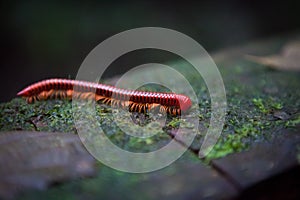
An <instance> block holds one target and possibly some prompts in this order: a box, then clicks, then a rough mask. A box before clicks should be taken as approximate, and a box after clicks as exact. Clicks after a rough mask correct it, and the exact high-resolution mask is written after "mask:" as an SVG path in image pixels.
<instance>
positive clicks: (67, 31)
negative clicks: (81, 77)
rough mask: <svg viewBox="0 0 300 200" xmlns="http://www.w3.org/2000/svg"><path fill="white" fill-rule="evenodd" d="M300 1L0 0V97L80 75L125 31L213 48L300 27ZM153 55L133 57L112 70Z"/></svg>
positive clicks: (120, 71) (119, 71)
mask: <svg viewBox="0 0 300 200" xmlns="http://www.w3.org/2000/svg"><path fill="white" fill-rule="evenodd" d="M299 10H300V5H299V3H297V1H282V2H274V1H270V2H264V1H234V0H227V1H212V0H206V1H195V2H194V1H182V2H181V1H128V2H123V1H114V2H113V3H112V1H97V2H96V1H82V2H79V1H50V0H46V1H38V0H31V1H26V2H25V1H19V2H18V1H9V2H7V3H4V2H2V3H1V10H0V13H1V14H0V16H1V20H2V23H1V33H0V36H1V77H0V78H1V79H0V80H1V82H0V90H1V93H0V94H1V95H0V102H4V101H9V100H10V99H11V98H13V97H15V95H16V93H17V92H18V91H19V90H21V89H22V88H24V87H25V86H27V85H28V84H30V83H32V82H35V81H39V80H42V79H45V78H51V77H52V78H53V77H63V78H75V76H76V73H77V70H78V68H79V67H80V64H81V62H82V61H83V59H84V58H85V57H86V56H87V54H88V53H89V52H90V51H91V50H92V49H93V48H94V47H95V46H96V45H98V44H99V43H100V42H102V41H103V40H105V39H106V38H108V37H110V36H112V35H114V34H117V33H119V32H121V31H125V30H127V29H132V28H137V27H145V26H156V27H165V28H170V29H174V30H177V31H180V32H182V33H184V34H186V35H188V36H190V37H192V38H194V39H195V40H196V41H198V42H199V43H200V44H201V45H202V46H203V47H204V48H205V49H206V50H207V51H208V52H209V53H211V52H213V51H216V50H219V49H222V48H226V47H229V46H234V45H242V44H246V43H247V42H251V41H252V40H255V39H263V38H268V37H272V36H278V35H279V36H280V35H282V34H285V33H290V32H294V31H297V30H299V28H300V17H299V15H300V14H299V13H300V12H299ZM148 61H151V56H150V58H149V57H145V55H144V54H143V55H135V56H134V55H131V56H129V58H127V59H124V60H123V61H122V62H119V63H121V64H122V65H119V68H113V70H110V72H109V73H107V76H112V75H114V74H118V73H122V72H123V71H126V70H124V69H127V68H129V67H130V66H131V67H132V66H134V64H137V63H144V62H145V63H146V62H148Z"/></svg>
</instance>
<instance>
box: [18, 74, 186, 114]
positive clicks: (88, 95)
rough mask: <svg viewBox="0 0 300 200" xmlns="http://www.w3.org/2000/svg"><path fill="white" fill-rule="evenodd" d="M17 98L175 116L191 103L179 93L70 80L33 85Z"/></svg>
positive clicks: (54, 80) (31, 101) (47, 81)
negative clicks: (82, 102) (70, 101)
mask: <svg viewBox="0 0 300 200" xmlns="http://www.w3.org/2000/svg"><path fill="white" fill-rule="evenodd" d="M17 95H18V96H22V97H25V98H26V99H27V102H28V103H33V102H34V101H37V100H47V99H56V98H58V99H72V98H78V99H94V100H95V101H97V102H100V103H105V104H107V105H111V106H113V107H121V108H124V109H128V110H129V111H130V112H143V113H146V112H149V111H151V110H158V111H159V112H161V113H167V114H170V115H173V116H177V115H180V114H181V112H185V111H187V110H188V109H189V108H190V107H191V105H192V102H191V100H190V98H189V97H188V96H185V95H182V94H176V93H163V92H145V91H139V90H127V89H121V88H116V87H114V86H110V85H105V84H100V83H93V82H88V81H78V80H69V79H48V80H43V81H40V82H37V83H34V84H32V85H30V86H28V87H26V88H25V89H23V90H22V91H20V92H19V93H18V94H17Z"/></svg>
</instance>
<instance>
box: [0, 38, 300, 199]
mask: <svg viewBox="0 0 300 200" xmlns="http://www.w3.org/2000/svg"><path fill="white" fill-rule="evenodd" d="M288 40H289V38H285V39H282V38H272V39H270V40H267V41H265V40H263V41H258V42H255V43H250V44H249V45H245V46H242V47H237V48H234V49H228V50H224V51H221V52H218V53H216V54H214V56H213V58H214V60H215V62H216V64H217V66H218V69H219V70H220V73H221V75H222V78H223V81H224V86H225V90H226V97H227V110H226V118H225V124H224V127H223V130H222V133H221V135H220V137H219V138H218V140H217V143H216V145H215V146H214V147H213V149H212V150H211V151H210V152H209V154H208V155H206V156H205V157H201V158H199V155H198V153H199V149H200V148H201V144H202V143H203V141H204V138H205V133H206V131H207V129H208V128H209V122H210V117H211V104H210V103H211V102H210V96H209V93H208V89H207V87H206V85H205V82H204V81H203V80H202V78H201V76H199V74H198V75H197V74H196V73H195V71H193V70H191V66H189V64H188V63H186V62H185V61H182V60H180V61H174V62H171V63H168V64H169V65H170V66H173V67H174V69H177V70H178V71H180V73H181V74H183V75H184V76H185V77H186V79H187V80H188V81H189V83H190V84H191V85H192V88H193V90H194V92H195V94H196V97H197V99H198V103H197V104H195V103H194V105H193V107H192V108H193V109H192V111H191V112H190V113H187V114H186V115H183V116H182V117H181V118H178V117H170V116H164V115H160V114H152V113H150V114H149V115H144V114H138V113H129V112H127V111H124V110H118V109H115V108H110V107H108V106H106V105H101V104H100V105H98V104H96V105H94V104H93V103H92V102H85V103H84V102H79V104H80V105H79V106H81V107H80V108H82V107H86V105H89V106H87V107H88V108H87V109H84V111H80V112H79V111H78V110H80V109H79V108H78V107H74V105H73V104H72V102H71V101H68V100H48V101H40V102H35V103H33V104H27V103H26V101H25V100H24V99H21V98H15V99H12V100H11V101H10V102H7V103H1V104H0V131H1V132H2V133H5V134H9V133H10V131H20V134H21V133H22V131H26V132H27V131H38V132H49V134H51V133H52V132H59V133H61V134H70V133H71V134H75V135H78V134H79V135H82V134H85V133H87V134H94V135H93V136H95V135H96V134H97V132H98V131H101V130H102V131H103V132H104V133H105V135H106V136H107V137H108V138H109V139H110V140H111V141H112V143H113V144H115V145H116V146H118V147H120V148H121V149H124V150H126V151H131V152H141V153H147V152H151V151H154V150H157V149H160V148H162V147H164V146H165V145H168V144H169V143H170V142H171V141H172V138H174V136H175V135H176V133H177V131H178V129H179V128H181V127H182V128H183V130H182V134H190V133H193V134H195V138H194V140H193V142H192V144H190V145H189V144H186V143H185V142H184V141H180V140H178V141H176V142H178V143H179V144H180V145H181V146H183V147H186V148H187V151H186V152H185V153H184V154H183V155H182V156H181V157H180V158H179V159H178V160H176V161H174V162H173V163H172V164H170V165H168V166H167V167H165V168H163V169H160V170H157V171H153V172H150V173H126V172H121V171H118V170H115V169H112V168H110V167H108V166H106V165H104V164H102V163H101V162H100V161H96V164H95V168H96V173H95V174H93V175H92V176H91V177H77V178H74V179H71V180H60V181H57V183H56V182H55V183H54V184H53V183H51V184H50V185H49V186H47V187H46V188H43V189H29V190H26V189H25V190H22V195H17V196H16V198H18V199H42V198H46V199H56V198H57V197H59V199H86V198H88V199H99V198H103V199H154V198H164V199H171V198H172V199H194V198H195V199H202V198H203V199H216V198H217V199H219V198H223V199H232V198H244V197H253V198H254V197H272V198H274V199H276V198H279V197H287V196H281V195H283V193H285V194H287V193H286V192H287V191H288V192H289V193H288V194H289V195H290V196H288V197H290V198H293V197H297V195H299V193H297V192H295V191H297V188H296V189H295V188H293V187H292V186H290V187H289V186H287V185H285V186H284V187H283V185H282V184H285V183H284V182H288V183H291V185H293V184H294V185H295V184H296V185H297V184H298V185H299V180H300V179H299V178H298V180H296V179H295V177H299V162H300V161H299V160H300V136H299V134H300V129H299V127H300V126H299V125H300V88H299V86H300V76H299V75H300V72H299V71H298V72H295V71H286V70H275V69H271V68H269V67H268V66H266V65H265V64H261V63H255V62H252V61H249V60H247V59H246V58H245V56H244V55H245V54H254V55H255V54H256V55H268V54H275V53H277V52H280V50H281V49H282V47H283V46H284V44H285V43H286V42H287V41H288ZM143 73H144V74H146V75H147V77H151V76H153V77H158V76H157V74H156V73H155V70H152V69H150V68H149V69H145V70H144V71H143ZM139 77H140V78H141V79H143V76H142V75H141V76H139ZM161 78H162V79H164V77H161ZM116 79H117V78H116ZM104 81H105V82H106V83H110V84H112V83H114V82H115V79H111V80H104ZM127 81H130V80H127ZM167 81H169V84H173V85H175V87H177V86H176V84H177V83H176V82H174V80H172V79H168V80H167ZM140 89H142V90H148V91H165V88H164V87H160V86H158V85H145V86H143V87H142V88H140ZM177 89H178V91H179V92H182V93H186V94H187V95H189V90H186V89H185V88H182V86H180V85H178V87H177ZM193 100H195V99H193ZM195 109H198V112H194V111H193V110H195ZM191 118H193V119H194V118H196V119H197V126H198V127H197V126H195V124H193V123H192V122H190V119H191ZM74 119H76V123H75V120H74ZM99 127H101V130H99ZM126 133H130V135H129V134H126ZM139 136H143V137H139ZM95 142H96V143H97V142H99V141H97V140H95ZM97 144H98V143H97ZM50 145H51V144H50ZM99 145H101V141H100V142H99ZM28 146H30V144H28ZM15 148H18V147H15ZM45 159H47V158H45ZM112 159H113V158H112ZM283 161H284V162H283ZM145 163H147V162H146V161H145ZM32 170H34V169H32ZM293 177H294V178H293ZM30 181H35V179H32V180H31V179H30ZM297 181H298V182H297ZM271 191H273V192H271ZM274 191H275V193H274ZM271 193H272V194H271Z"/></svg>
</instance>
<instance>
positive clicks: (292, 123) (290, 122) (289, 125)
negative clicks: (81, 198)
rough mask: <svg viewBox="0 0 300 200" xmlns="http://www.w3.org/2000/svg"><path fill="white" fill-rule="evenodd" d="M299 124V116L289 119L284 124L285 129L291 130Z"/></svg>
mask: <svg viewBox="0 0 300 200" xmlns="http://www.w3.org/2000/svg"><path fill="white" fill-rule="evenodd" d="M299 124H300V115H298V116H297V117H295V118H294V119H290V120H288V121H287V122H286V123H285V127H287V128H293V127H296V126H297V125H299Z"/></svg>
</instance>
